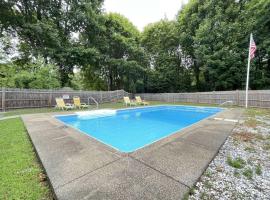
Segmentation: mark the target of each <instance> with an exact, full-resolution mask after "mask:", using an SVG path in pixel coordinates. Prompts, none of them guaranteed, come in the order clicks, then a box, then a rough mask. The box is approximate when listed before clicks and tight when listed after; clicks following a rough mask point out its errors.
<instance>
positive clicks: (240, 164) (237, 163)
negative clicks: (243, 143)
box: [227, 156, 246, 169]
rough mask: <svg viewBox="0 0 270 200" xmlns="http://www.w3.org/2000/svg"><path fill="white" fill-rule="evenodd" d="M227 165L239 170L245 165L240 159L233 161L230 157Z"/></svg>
mask: <svg viewBox="0 0 270 200" xmlns="http://www.w3.org/2000/svg"><path fill="white" fill-rule="evenodd" d="M227 163H228V164H229V165H230V166H231V167H234V168H237V169H241V168H243V167H244V166H245V165H246V161H244V160H243V159H242V158H240V157H237V158H235V159H232V157H231V156H228V158H227Z"/></svg>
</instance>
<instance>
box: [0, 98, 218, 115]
mask: <svg viewBox="0 0 270 200" xmlns="http://www.w3.org/2000/svg"><path fill="white" fill-rule="evenodd" d="M162 104H169V105H189V106H205V107H209V106H217V105H211V104H193V103H182V102H179V103H167V102H161V101H150V106H151V105H162ZM99 108H100V109H104V108H111V109H120V108H126V106H125V105H124V104H123V102H122V101H120V102H113V103H103V104H100V105H99ZM90 109H96V106H95V105H92V106H91V107H90ZM72 111H78V110H72ZM49 112H66V111H62V110H57V109H55V108H26V109H14V110H9V111H7V112H5V113H3V117H9V116H14V115H23V114H34V113H49Z"/></svg>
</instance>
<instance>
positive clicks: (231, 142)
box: [189, 116, 270, 200]
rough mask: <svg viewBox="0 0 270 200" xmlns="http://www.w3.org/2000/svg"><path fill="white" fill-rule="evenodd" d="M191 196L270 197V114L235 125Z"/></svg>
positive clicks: (190, 197) (225, 197) (208, 197)
mask: <svg viewBox="0 0 270 200" xmlns="http://www.w3.org/2000/svg"><path fill="white" fill-rule="evenodd" d="M189 199H191V200H194V199H219V200H225V199H252V200H253V199H260V200H263V199H268V200H269V199H270V116H255V117H253V118H251V117H247V118H245V119H244V120H243V122H242V123H240V124H238V125H237V126H236V127H235V129H234V130H233V134H232V135H231V136H229V137H228V139H227V140H226V142H225V144H224V145H223V147H222V148H221V149H220V151H219V153H218V155H217V156H216V157H215V159H214V160H213V161H212V162H211V163H210V165H209V167H208V168H207V170H206V171H205V173H204V174H203V176H202V177H201V178H200V180H199V182H197V183H196V185H195V187H194V189H193V190H191V191H190V196H189Z"/></svg>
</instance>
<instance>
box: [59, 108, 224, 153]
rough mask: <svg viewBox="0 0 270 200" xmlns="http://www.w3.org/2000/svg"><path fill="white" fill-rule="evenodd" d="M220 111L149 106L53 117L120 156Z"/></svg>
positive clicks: (219, 109)
mask: <svg viewBox="0 0 270 200" xmlns="http://www.w3.org/2000/svg"><path fill="white" fill-rule="evenodd" d="M221 110H222V109H221V108H210V107H195V106H169V105H168V106H149V107H143V108H131V109H121V110H103V111H102V110H101V111H93V112H80V113H78V114H74V115H65V116H56V118H57V119H58V120H60V121H62V122H64V123H65V124H67V125H69V126H71V127H73V128H75V129H78V130H80V131H82V132H83V133H85V134H87V135H89V136H91V137H93V138H95V139H96V140H98V141H100V142H102V143H105V144H107V145H109V146H111V147H113V148H115V149H117V150H119V151H121V152H126V153H127V152H133V151H135V150H137V149H140V148H142V147H145V146H147V145H149V144H151V143H153V142H155V141H158V140H160V139H162V138H165V137H167V136H169V135H172V134H173V133H175V132H177V131H179V130H181V129H183V128H186V127H187V126H190V125H192V124H194V123H196V122H198V121H200V120H203V119H205V118H207V117H209V116H211V115H214V114H216V113H218V112H220V111H221Z"/></svg>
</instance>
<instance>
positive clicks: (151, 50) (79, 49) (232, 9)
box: [0, 0, 270, 92]
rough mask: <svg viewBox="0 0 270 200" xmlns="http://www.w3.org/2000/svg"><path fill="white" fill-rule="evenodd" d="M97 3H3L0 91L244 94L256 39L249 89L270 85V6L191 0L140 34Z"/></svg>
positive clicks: (260, 1)
mask: <svg viewBox="0 0 270 200" xmlns="http://www.w3.org/2000/svg"><path fill="white" fill-rule="evenodd" d="M102 5H103V0H71V1H70V0H53V1H37V0H29V1H23V0H17V1H13V0H6V1H1V2H0V37H1V38H0V47H1V51H0V69H1V71H0V80H1V83H0V85H1V86H2V87H3V86H5V87H23V88H59V87H64V86H68V87H73V88H74V89H93V90H115V89H125V90H126V91H128V92H189V91H213V90H235V89H243V88H244V86H245V76H246V65H247V58H248V45H249V35H250V33H253V35H254V39H255V42H256V44H257V51H256V57H255V58H254V60H253V61H252V65H251V72H250V87H251V89H267V88H268V89H269V87H270V57H269V56H270V37H269V32H270V1H269V0H239V1H235V0H227V1H222V0H190V1H189V3H188V4H187V5H185V6H184V7H183V8H182V9H181V10H179V12H178V14H177V16H176V18H175V19H174V20H168V19H166V18H165V19H162V20H160V21H158V22H156V23H152V24H149V25H147V26H146V27H145V28H144V30H143V31H142V32H140V31H138V29H137V28H136V27H135V26H134V25H133V24H132V23H131V22H130V21H129V20H128V19H127V18H126V17H125V16H122V15H121V14H118V13H105V12H104V11H103V10H102ZM14 41H16V45H17V51H18V52H14V46H15V42H14ZM74 69H76V73H75V74H74ZM18 72H20V73H18ZM49 82H50V83H49Z"/></svg>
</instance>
